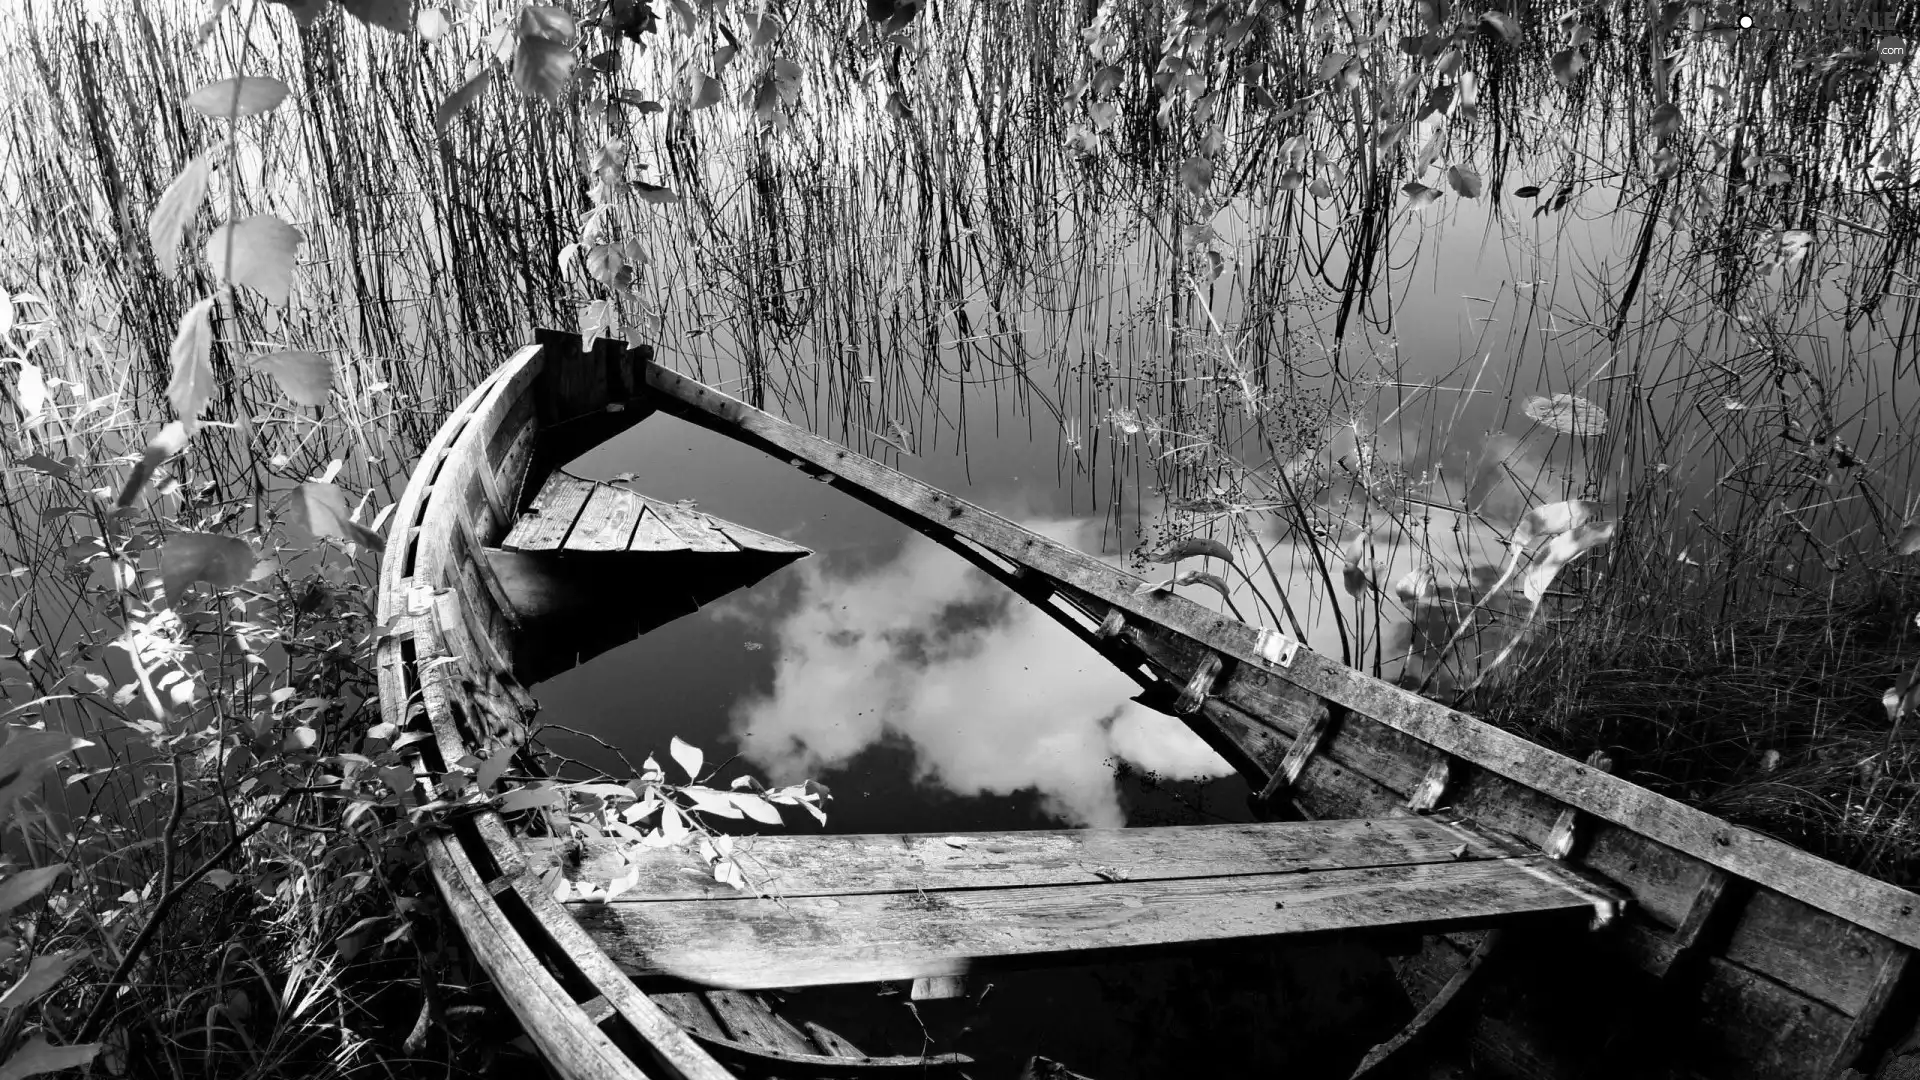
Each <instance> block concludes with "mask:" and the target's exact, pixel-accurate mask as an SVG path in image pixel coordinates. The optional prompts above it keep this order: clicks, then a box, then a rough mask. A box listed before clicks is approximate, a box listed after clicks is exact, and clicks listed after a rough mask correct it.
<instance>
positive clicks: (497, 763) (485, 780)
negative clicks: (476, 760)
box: [473, 747, 513, 791]
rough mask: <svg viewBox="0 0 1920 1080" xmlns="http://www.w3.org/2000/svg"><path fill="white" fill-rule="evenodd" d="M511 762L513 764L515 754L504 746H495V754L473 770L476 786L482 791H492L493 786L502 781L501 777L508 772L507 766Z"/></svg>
mask: <svg viewBox="0 0 1920 1080" xmlns="http://www.w3.org/2000/svg"><path fill="white" fill-rule="evenodd" d="M511 764H513V755H512V754H511V753H508V752H507V750H506V748H504V747H495V748H494V751H493V755H492V756H491V757H489V758H487V759H486V760H485V761H482V762H481V763H480V767H479V768H477V769H475V770H473V783H474V786H475V787H477V788H479V789H480V790H481V791H492V790H493V786H494V785H495V784H498V783H499V782H500V778H501V777H502V776H505V775H506V774H507V766H508V765H511Z"/></svg>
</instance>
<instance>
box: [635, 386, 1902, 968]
mask: <svg viewBox="0 0 1920 1080" xmlns="http://www.w3.org/2000/svg"><path fill="white" fill-rule="evenodd" d="M645 370H646V373H647V384H648V386H649V387H650V388H652V389H653V390H654V391H656V392H657V393H658V394H659V395H660V397H661V398H662V399H664V400H658V401H655V402H654V403H653V404H655V405H656V406H657V407H661V408H664V409H665V410H666V411H668V412H671V413H674V414H675V415H678V416H680V417H681V418H682V419H685V420H689V421H691V422H693V423H696V424H700V425H701V426H704V427H708V428H709V429H711V430H715V431H718V432H720V433H722V434H728V435H731V436H733V437H734V438H735V439H736V440H738V441H743V442H747V443H748V444H749V445H754V444H756V443H764V444H765V445H763V446H760V447H759V448H760V449H762V450H763V451H765V452H768V453H770V454H775V455H777V456H780V457H786V458H791V457H794V456H798V457H801V458H805V459H807V460H808V461H809V462H810V463H811V464H812V465H813V466H815V467H817V468H821V469H825V470H826V471H828V472H830V473H833V474H834V475H835V476H837V477H840V478H841V479H843V480H845V481H847V483H846V484H844V485H842V487H843V490H846V491H847V492H848V493H849V494H851V495H853V496H855V497H856V498H860V499H861V501H863V502H867V503H868V504H869V505H872V506H874V507H875V508H877V509H880V510H882V511H883V512H885V513H888V514H889V515H890V516H894V517H896V518H900V519H902V520H907V519H910V518H918V519H919V521H918V522H915V521H912V520H907V524H909V525H910V526H915V527H918V528H921V529H923V530H924V529H926V528H928V527H932V528H936V529H940V530H944V531H946V532H948V533H952V534H954V535H957V536H959V537H962V538H964V539H966V540H968V541H970V542H972V543H974V544H977V545H980V546H981V547H983V548H985V549H986V550H988V551H990V552H992V553H993V554H994V555H996V556H998V557H1000V558H1002V559H1006V560H1008V561H1010V562H1012V563H1013V564H1014V565H1016V566H1026V567H1030V568H1032V569H1034V570H1036V571H1038V572H1039V573H1041V574H1043V575H1045V576H1048V577H1053V578H1056V579H1062V580H1064V581H1065V582H1066V584H1068V585H1070V586H1071V587H1073V588H1075V589H1078V590H1080V591H1083V592H1086V593H1088V594H1090V595H1092V596H1093V597H1095V598H1096V599H1098V600H1099V601H1101V602H1102V603H1105V604H1108V605H1110V606H1112V607H1116V608H1119V609H1121V610H1122V611H1125V612H1127V613H1129V614H1131V615H1133V616H1134V617H1136V618H1139V619H1142V620H1145V621H1147V622H1150V623H1153V624H1155V625H1158V626H1160V627H1161V628H1163V629H1165V630H1169V631H1172V632H1174V633H1177V634H1181V635H1183V636H1185V637H1187V638H1190V639H1192V640H1193V641H1195V642H1196V643H1198V644H1200V645H1201V646H1204V647H1206V648H1210V649H1212V650H1214V651H1215V652H1218V653H1221V654H1223V655H1225V656H1228V657H1231V658H1232V659H1234V660H1236V661H1238V662H1239V663H1240V664H1241V665H1243V666H1244V667H1247V668H1251V669H1253V670H1256V671H1260V672H1264V673H1266V674H1267V675H1269V676H1270V677H1273V678H1277V679H1280V680H1282V681H1285V682H1288V683H1290V684H1292V685H1293V686H1295V687H1298V688H1299V689H1301V690H1304V691H1306V692H1307V693H1310V694H1314V695H1316V696H1318V697H1320V698H1322V699H1324V700H1326V701H1328V702H1330V703H1332V704H1335V705H1338V706H1341V707H1342V708H1344V709H1346V710H1347V711H1348V712H1349V713H1350V714H1352V715H1356V716H1359V717H1362V718H1364V719H1367V720H1371V721H1373V722H1375V723H1378V724H1382V725H1384V726H1386V727H1389V728H1392V729H1394V730H1397V731H1400V732H1402V733H1403V734H1406V735H1408V736H1411V737H1412V738H1414V739H1417V740H1419V741H1420V742H1423V743H1426V744H1427V745H1428V746H1431V747H1433V748H1434V749H1435V750H1438V751H1441V752H1442V753H1445V754H1448V755H1451V756H1452V757H1455V758H1458V759H1460V760H1461V761H1463V762H1466V763H1468V764H1471V765H1474V766H1477V767H1479V768H1482V769H1485V770H1487V771H1488V772H1491V773H1493V774H1495V775H1498V776H1502V777H1504V778H1506V779H1508V780H1511V781H1513V782H1514V783H1517V784H1520V785H1522V786H1524V787H1527V788H1531V789H1532V790H1534V791H1537V792H1539V793H1540V794H1542V795H1545V796H1546V797H1548V798H1549V799H1553V800H1555V801H1557V802H1560V803H1562V804H1564V805H1566V806H1568V807H1571V808H1573V809H1576V810H1580V811H1583V812H1585V813H1588V814H1591V815H1593V816H1594V817H1597V818H1600V819H1602V820H1605V821H1608V822H1611V823H1613V824H1615V825H1618V826H1620V827H1622V828H1624V829H1627V830H1629V831H1631V832H1634V833H1637V834H1638V835H1640V836H1643V837H1645V838H1647V839H1649V840H1653V841H1656V842H1658V843H1661V844H1664V845H1666V846H1668V847H1670V848H1672V849H1674V850H1676V851H1679V852H1681V853H1683V854H1686V855H1689V856H1691V857H1693V858H1696V859H1699V860H1700V861H1702V862H1704V863H1706V864H1708V865H1710V866H1714V867H1716V868H1718V869H1721V870H1724V871H1727V872H1728V873H1731V874H1733V875H1735V876H1737V877H1740V878H1742V879H1744V880H1747V881H1751V882H1753V883H1755V884H1757V885H1760V886H1762V887H1764V888H1768V889H1772V890H1774V891H1776V892H1779V893H1782V894H1783V895H1786V896H1789V897H1792V898H1793V899H1795V900H1799V901H1800V902H1802V903H1805V904H1807V905H1809V906H1811V907H1814V908H1818V909H1820V910H1822V911H1825V912H1827V913H1828V914H1831V915H1834V916H1836V917H1838V918H1841V919H1843V920H1845V921H1847V922H1850V923H1853V924H1854V925H1857V926H1860V927H1863V928H1865V929H1868V930H1871V931H1873V932H1874V933H1877V934H1880V935H1881V936H1883V937H1886V938H1888V939H1890V940H1892V941H1894V942H1896V943H1898V944H1899V945H1902V946H1905V947H1907V948H1909V949H1912V948H1920V893H1915V892H1913V891H1911V890H1908V889H1904V888H1902V887H1900V886H1898V885H1894V884H1892V883H1891V882H1887V881H1883V880H1881V879H1879V878H1875V877H1872V876H1870V875H1867V874H1863V873H1861V872H1859V871H1857V870H1853V869H1850V868H1848V867H1845V866H1842V865H1840V864H1839V863H1835V862H1832V861H1831V860H1828V859H1824V858H1821V857H1820V856H1818V855H1815V854H1813V853H1811V852H1808V851H1806V850H1804V849H1802V848H1799V847H1795V846H1794V845H1792V844H1789V843H1787V842H1786V841H1783V840H1779V839H1776V838H1774V837H1771V836H1768V835H1766V834H1764V833H1760V832H1756V831H1754V830H1752V829H1748V828H1746V827H1744V826H1740V825H1735V824H1733V823H1731V822H1728V821H1726V820H1725V819H1722V818H1718V817H1715V816H1713V815H1711V814H1709V813H1707V812H1706V811H1704V810H1699V809H1697V808H1694V807H1691V806H1688V805H1687V804H1685V803H1682V802H1680V801H1678V800H1676V799H1673V798H1671V797H1669V796H1665V795H1661V794H1659V793H1658V792H1655V791H1653V790H1651V789H1649V788H1646V787H1643V786H1641V785H1639V784H1636V783H1634V782H1632V781H1631V780H1627V779H1625V778H1622V777H1618V776H1614V775H1613V774H1611V773H1608V772H1605V771H1602V770H1600V769H1597V768H1594V767H1593V766H1590V765H1587V764H1584V763H1582V762H1580V761H1577V760H1575V759H1573V758H1571V757H1568V756H1566V755H1565V754H1562V753H1560V752H1559V751H1557V750H1553V749H1551V748H1548V747H1545V746H1541V745H1540V744H1538V743H1534V742H1532V741H1530V740H1527V739H1525V738H1523V737H1521V736H1519V735H1516V734H1514V733H1512V732H1509V731H1506V730H1505V729H1503V728H1499V727H1495V726H1494V725H1492V724H1489V723H1487V722H1486V721H1483V720H1480V719H1478V718H1476V717H1474V716H1472V715H1470V714H1468V713H1463V712H1459V711H1457V710H1454V709H1451V708H1449V707H1447V706H1445V705H1443V704H1441V703H1439V702H1437V701H1433V700H1431V699H1429V698H1425V697H1421V696H1419V695H1417V694H1415V693H1413V692H1412V691H1410V690H1407V689H1405V688H1403V687H1398V686H1395V685H1393V684H1391V683H1388V682H1385V681H1384V680H1380V679H1375V678H1373V677H1372V676H1369V675H1366V674H1365V673H1363V672H1359V671H1355V670H1354V669H1352V668H1350V667H1347V666H1346V665H1344V664H1340V663H1338V662H1337V661H1334V660H1330V659H1328V658H1326V657H1322V656H1320V655H1319V654H1318V653H1315V652H1313V651H1312V650H1311V649H1309V648H1307V647H1306V646H1305V645H1304V643H1302V644H1301V645H1300V647H1299V648H1298V649H1297V650H1295V652H1294V655H1293V656H1292V657H1291V662H1290V663H1289V664H1285V665H1283V664H1279V663H1276V662H1274V661H1271V660H1269V659H1268V658H1267V656H1265V655H1264V654H1263V651H1262V648H1261V646H1262V644H1263V643H1264V642H1263V634H1264V633H1270V631H1266V632H1263V631H1262V630H1260V629H1259V628H1256V627H1252V626H1249V625H1247V624H1245V623H1242V622H1239V621H1237V620H1234V619H1230V618H1228V617H1227V616H1224V615H1221V614H1219V613H1217V612H1214V611H1211V610H1209V609H1207V608H1205V607H1202V606H1201V605H1200V604H1198V603H1196V602H1194V601H1192V600H1189V599H1188V598H1186V597H1184V596H1179V595H1176V594H1174V593H1172V592H1170V591H1161V590H1152V591H1150V592H1148V593H1147V594H1146V595H1145V596H1142V595H1141V593H1140V592H1139V589H1140V587H1141V586H1142V585H1144V584H1145V579H1142V578H1140V577H1138V576H1136V575H1134V574H1131V573H1128V572H1127V571H1125V570H1122V569H1119V568H1116V567H1113V566H1109V565H1108V564H1106V563H1103V562H1100V561H1099V560H1097V559H1095V558H1093V557H1092V556H1090V555H1087V554H1085V553H1083V552H1080V551H1076V550H1074V549H1073V548H1070V547H1067V546H1066V545H1063V544H1059V543H1056V542H1054V541H1052V540H1049V539H1047V538H1046V537H1044V536H1041V535H1040V534H1038V533H1035V532H1033V531H1031V530H1029V529H1026V528H1024V527H1022V526H1020V525H1018V524H1016V523H1013V522H1010V521H1007V520H1006V519H1004V518H1001V517H999V516H998V515H996V514H993V513H992V512H991V511H988V510H985V509H983V508H982V507H979V506H977V505H975V504H973V503H971V502H968V501H967V500H965V499H962V498H960V497H958V496H955V495H951V494H948V493H946V492H943V491H940V490H938V489H936V488H933V487H932V486H931V485H928V484H926V483H924V482H923V481H920V480H916V479H914V478H913V477H910V476H907V475H906V474H904V473H901V472H900V471H899V470H896V469H892V468H890V467H889V466H886V465H884V464H881V463H879V462H876V461H872V460H871V459H868V458H865V457H864V456H862V455H859V454H858V453H856V452H855V451H852V450H849V449H847V448H845V447H841V446H839V445H838V444H835V443H833V442H831V441H830V440H827V439H825V438H822V437H821V436H818V435H814V434H813V433H811V432H808V431H805V430H803V429H801V428H798V427H797V426H795V425H793V424H790V423H788V422H787V421H785V420H782V419H780V418H779V417H776V416H773V415H771V414H769V413H766V412H764V411H762V410H759V409H756V408H754V407H753V406H751V405H749V404H747V403H746V402H743V401H741V400H739V399H738V398H735V397H733V396H731V395H729V394H726V393H725V392H723V391H720V390H716V389H714V388H712V387H710V386H707V385H705V384H704V383H701V382H699V381H698V380H696V379H693V378H691V377H689V376H686V375H683V374H681V373H679V372H676V371H673V370H672V369H669V368H666V367H664V366H662V365H660V364H658V363H654V362H648V363H647V364H646V365H645ZM755 428H760V429H763V430H754V429H755ZM783 434H784V435H787V436H788V441H785V442H783V441H780V439H779V438H777V436H781V435H783ZM861 473H865V474H868V475H866V476H861V475H858V474H861ZM876 479H878V480H882V481H888V482H891V483H892V484H894V485H896V486H904V487H905V488H907V490H908V492H909V493H910V496H909V497H910V498H912V499H914V500H917V501H920V502H923V503H924V504H925V506H924V508H916V507H913V506H910V505H908V502H907V499H905V498H901V497H898V496H893V495H884V494H879V493H878V492H876V491H875V490H873V481H874V480H876ZM983 525H985V526H986V527H984V528H983V527H982V526H983ZM996 533H998V534H1002V535H998V536H996V535H993V534H996ZM1006 534H1011V535H1012V536H1013V537H1015V538H1017V539H1018V540H1019V541H1020V544H1019V550H1010V549H1009V547H1010V545H1009V544H1008V542H1007V536H1006ZM1036 561H1039V562H1047V563H1052V564H1053V565H1052V566H1046V565H1034V563H1035V562H1036Z"/></svg>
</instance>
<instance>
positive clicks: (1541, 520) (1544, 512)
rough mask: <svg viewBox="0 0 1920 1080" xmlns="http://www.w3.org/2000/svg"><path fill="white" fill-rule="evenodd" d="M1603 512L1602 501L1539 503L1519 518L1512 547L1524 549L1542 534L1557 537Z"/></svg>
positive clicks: (1517, 549)
mask: <svg viewBox="0 0 1920 1080" xmlns="http://www.w3.org/2000/svg"><path fill="white" fill-rule="evenodd" d="M1600 513H1601V510H1600V504H1599V503H1597V502H1594V501H1593V500H1592V499H1568V500H1567V501H1565V502H1557V503H1547V504H1546V505H1544V506H1536V507H1534V508H1533V509H1532V510H1529V511H1527V516H1526V517H1523V518H1521V519H1520V525H1519V527H1518V528H1516V529H1514V531H1513V540H1512V541H1511V542H1510V545H1509V546H1510V547H1511V548H1512V549H1513V550H1515V551H1522V550H1525V549H1526V547H1527V545H1529V544H1531V543H1533V542H1534V541H1535V540H1538V539H1540V538H1541V537H1543V536H1557V535H1559V534H1560V533H1563V532H1567V531H1569V530H1572V529H1577V528H1579V527H1580V526H1582V525H1585V524H1586V523H1587V522H1589V521H1593V520H1595V519H1597V518H1598V517H1599V516H1600Z"/></svg>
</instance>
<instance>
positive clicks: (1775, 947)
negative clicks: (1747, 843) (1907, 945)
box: [1725, 889, 1905, 1016]
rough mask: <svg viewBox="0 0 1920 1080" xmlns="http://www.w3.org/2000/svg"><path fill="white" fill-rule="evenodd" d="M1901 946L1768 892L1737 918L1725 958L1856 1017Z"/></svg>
mask: <svg viewBox="0 0 1920 1080" xmlns="http://www.w3.org/2000/svg"><path fill="white" fill-rule="evenodd" d="M1904 951H1905V950H1903V949H1901V948H1900V946H1898V945H1895V944H1894V943H1893V942H1891V941H1888V940H1887V939H1886V938H1884V937H1881V936H1880V935H1879V934H1876V933H1874V932H1873V931H1871V930H1866V929H1863V928H1861V927H1858V926H1854V925H1853V924H1851V923H1848V922H1846V921H1845V920H1843V919H1837V918H1835V917H1833V916H1832V915H1829V914H1827V913H1826V912H1824V911H1817V910H1815V909H1813V908H1810V907H1808V906H1807V905H1805V904H1802V903H1800V902H1799V901H1797V900H1791V899H1789V898H1787V897H1784V896H1781V895H1780V894H1779V893H1776V892H1773V891H1772V890H1769V889H1759V890H1757V891H1755V893H1754V895H1753V897H1752V899H1750V900H1748V901H1747V903H1746V906H1745V907H1744V908H1743V909H1742V910H1741V912H1740V918H1739V921H1738V922H1737V923H1735V925H1734V927H1733V936H1732V937H1731V938H1730V939H1729V940H1728V941H1727V945H1726V951H1725V956H1726V958H1727V959H1728V960H1731V961H1733V962H1734V963H1736V964H1739V965H1740V966H1742V967H1745V968H1748V969H1750V970H1753V971H1757V972H1759V973H1760V974H1762V975H1767V976H1770V977H1772V978H1774V979H1776V980H1778V981H1780V982H1783V983H1786V984H1787V985H1788V986H1793V987H1797V988H1799V989H1800V990H1802V991H1804V992H1805V993H1807V994H1809V995H1811V996H1813V997H1816V998H1819V999H1820V1000H1821V1001H1824V1002H1826V1003H1827V1004H1829V1005H1831V1006H1833V1007H1834V1008H1836V1009H1838V1010H1840V1011H1841V1012H1843V1013H1845V1014H1847V1015H1848V1016H1857V1015H1859V1013H1860V1010H1861V1009H1863V1008H1865V1007H1866V1004H1867V1002H1868V1000H1869V999H1870V998H1871V996H1872V994H1873V988H1874V984H1875V982H1876V980H1877V979H1878V978H1879V975H1880V971H1881V969H1882V968H1883V967H1884V966H1885V965H1886V963H1887V961H1888V960H1889V959H1890V958H1891V957H1892V956H1893V955H1894V954H1895V953H1896V952H1904Z"/></svg>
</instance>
